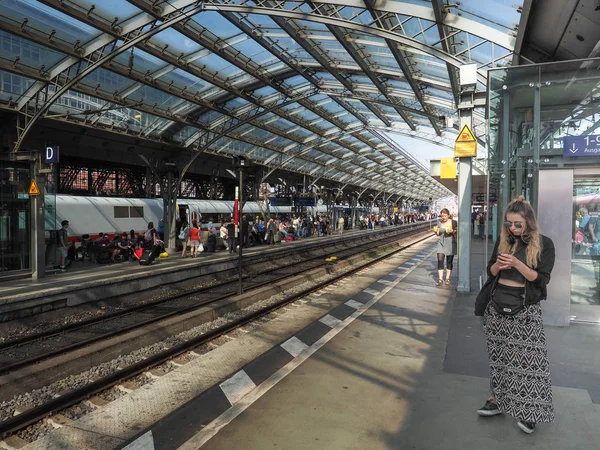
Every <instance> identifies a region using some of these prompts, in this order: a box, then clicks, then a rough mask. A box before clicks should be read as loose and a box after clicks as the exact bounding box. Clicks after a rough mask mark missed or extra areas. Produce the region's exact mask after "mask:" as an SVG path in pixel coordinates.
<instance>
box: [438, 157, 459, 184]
mask: <svg viewBox="0 0 600 450" xmlns="http://www.w3.org/2000/svg"><path fill="white" fill-rule="evenodd" d="M440 178H450V179H454V178H456V161H455V160H454V158H441V159H440Z"/></svg>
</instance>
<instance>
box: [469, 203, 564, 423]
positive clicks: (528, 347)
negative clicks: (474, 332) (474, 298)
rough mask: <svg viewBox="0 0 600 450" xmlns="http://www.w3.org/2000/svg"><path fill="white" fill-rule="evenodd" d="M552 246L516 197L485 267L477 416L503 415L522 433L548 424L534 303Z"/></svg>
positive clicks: (545, 367)
mask: <svg viewBox="0 0 600 450" xmlns="http://www.w3.org/2000/svg"><path fill="white" fill-rule="evenodd" d="M554 257H555V256H554V243H553V242H552V240H551V239H550V238H549V237H547V236H544V235H542V234H541V233H540V232H539V228H538V224H537V220H536V218H535V213H534V211H533V208H532V207H531V204H530V203H529V202H527V201H525V199H524V197H522V196H519V197H517V198H516V199H514V200H513V201H512V202H510V203H509V204H508V206H507V208H506V212H505V213H504V224H503V226H502V230H501V232H500V237H499V238H498V240H497V241H496V245H495V246H494V250H493V252H492V256H491V258H490V260H489V262H488V265H487V272H488V276H489V277H494V278H493V280H494V281H493V284H492V289H491V295H490V297H489V302H488V303H487V305H486V304H484V303H483V302H480V301H479V297H478V302H477V303H476V306H475V315H478V316H481V315H483V327H484V330H485V334H486V341H487V348H488V360H489V365H490V390H491V396H490V398H489V399H488V400H487V401H486V403H485V405H484V406H483V407H481V408H480V409H479V410H478V411H477V414H479V415H480V416H484V417H490V416H495V415H498V414H502V413H506V414H508V415H510V416H512V417H514V418H515V419H517V426H518V427H519V428H520V429H521V430H522V431H524V432H525V433H533V431H534V430H535V425H536V423H540V422H552V421H554V408H553V405H552V383H551V379H550V367H549V363H548V355H547V349H546V337H545V335H544V328H543V326H542V309H541V307H540V303H539V302H540V301H541V300H544V299H546V296H547V290H546V285H547V284H548V282H549V281H550V273H551V272H552V268H553V267H554Z"/></svg>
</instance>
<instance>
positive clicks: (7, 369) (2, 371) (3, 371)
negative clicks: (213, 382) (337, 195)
mask: <svg viewBox="0 0 600 450" xmlns="http://www.w3.org/2000/svg"><path fill="white" fill-rule="evenodd" d="M416 228H418V227H416ZM396 231H398V230H396ZM412 231H415V230H414V228H413V229H409V230H406V229H403V230H402V231H399V232H398V233H393V234H391V235H389V236H386V237H385V238H384V239H385V240H384V241H379V243H380V244H381V245H384V244H387V243H388V242H389V241H393V240H395V239H397V238H398V235H400V236H402V235H404V234H410V232H412ZM340 242H341V243H343V242H345V241H340ZM370 243H372V242H371V241H367V242H365V243H362V244H360V245H358V246H356V247H354V248H353V249H351V252H350V254H348V255H345V256H344V258H350V257H352V256H354V255H356V254H359V253H361V252H363V251H364V250H361V247H364V246H365V245H368V244H370ZM381 245H380V246H381ZM324 257H325V255H319V256H315V257H312V258H310V259H308V260H306V261H303V263H304V262H310V261H317V260H322V259H323V258H324ZM297 264H298V263H297V262H293V263H291V264H288V265H287V266H283V267H280V268H279V269H276V270H285V269H287V268H289V267H293V266H295V265H297ZM326 264H327V263H321V264H317V265H315V266H314V267H311V269H314V268H317V267H320V266H323V265H326ZM272 272H273V270H272V269H269V270H265V271H263V272H260V273H257V274H252V275H247V276H246V277H245V278H246V279H249V278H250V279H251V278H256V277H257V276H260V275H263V274H266V273H272ZM289 277H290V275H289V274H284V275H281V276H279V277H276V278H274V279H270V280H267V281H264V282H261V283H258V284H256V285H254V286H250V289H252V290H255V289H259V288H261V287H264V286H267V285H269V284H273V283H277V282H279V281H281V280H283V279H286V278H289ZM238 281H239V280H238V279H237V278H236V279H234V280H230V281H225V282H223V283H218V284H216V285H211V286H206V287H203V288H201V289H200V290H199V292H198V291H196V292H189V291H188V292H183V293H181V294H176V295H175V296H174V297H170V298H167V299H161V300H157V301H155V302H152V303H147V304H144V305H139V306H137V307H133V308H131V309H128V310H124V311H118V312H115V313H112V314H110V315H108V316H102V317H97V318H92V319H89V320H87V321H83V322H79V323H76V324H71V325H67V326H66V327H64V328H60V329H55V330H48V331H45V332H42V333H40V334H39V335H31V336H27V337H24V338H23V341H21V342H15V341H12V342H10V341H9V342H8V343H7V345H5V346H4V348H0V350H6V349H10V348H13V347H18V346H19V345H25V344H27V343H31V342H35V341H37V340H39V339H42V338H44V337H49V336H58V335H61V334H64V333H66V332H68V331H74V330H78V329H83V328H85V327H86V326H89V325H93V324H96V323H101V322H109V321H110V320H112V319H115V318H118V317H126V316H128V315H131V314H134V313H136V312H140V311H144V310H147V309H151V308H152V307H155V306H157V305H160V304H164V303H169V302H173V301H175V300H178V299H182V298H185V297H193V296H196V295H198V294H199V293H202V292H206V291H211V290H214V289H215V288H220V287H223V286H228V285H232V286H235V284H236V283H238ZM235 295H236V294H235V292H230V293H226V294H223V295H220V296H217V297H213V298H208V299H203V300H200V301H198V302H195V303H193V304H192V305H190V306H187V307H184V308H182V309H177V310H174V311H171V312H168V313H165V314H160V315H158V316H156V317H152V318H149V319H146V320H142V321H139V322H136V323H133V324H131V325H128V326H125V327H120V328H118V329H116V330H113V331H109V332H106V333H103V334H101V335H97V336H94V337H91V338H89V339H85V340H81V341H78V342H74V343H72V344H69V345H66V346H63V347H60V348H57V349H54V350H50V351H48V352H45V353H42V354H39V355H35V356H32V357H30V358H27V359H22V360H20V361H16V362H13V363H10V364H7V365H4V366H2V367H0V376H2V375H7V374H9V373H11V372H14V371H16V370H19V369H22V368H24V367H28V366H31V365H33V364H36V363H39V362H41V361H45V360H48V359H51V358H53V357H56V356H59V355H62V354H66V353H69V352H71V351H74V350H77V349H80V348H83V347H86V346H89V345H92V344H94V343H97V342H100V341H103V340H107V339H110V338H113V337H116V336H119V335H122V334H125V333H127V332H129V331H133V330H135V329H138V328H143V327H145V326H147V325H151V324H153V323H157V322H160V321H163V320H165V319H168V318H171V317H176V316H180V315H183V314H187V313H188V312H191V311H194V310H196V309H198V308H201V307H203V306H206V305H209V304H211V303H215V302H218V301H221V300H224V299H227V298H232V297H235ZM11 343H12V345H8V344H11Z"/></svg>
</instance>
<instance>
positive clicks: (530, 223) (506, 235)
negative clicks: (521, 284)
mask: <svg viewBox="0 0 600 450" xmlns="http://www.w3.org/2000/svg"><path fill="white" fill-rule="evenodd" d="M508 214H519V215H520V216H521V217H523V219H525V227H524V228H523V231H522V232H521V240H522V241H523V242H525V243H526V244H527V265H528V266H529V267H537V261H538V257H539V255H540V253H541V246H540V230H539V227H538V223H537V219H536V218H535V212H534V211H533V207H532V206H531V203H529V202H528V201H527V200H525V197H523V196H522V195H519V196H518V197H517V198H515V199H514V200H513V201H511V202H510V203H509V204H508V206H507V207H506V211H505V212H504V220H506V216H507V215H508ZM511 237H512V235H511V233H510V231H509V229H508V227H506V226H504V225H503V226H502V230H501V231H500V244H499V245H498V253H510V254H511V255H514V253H515V252H516V251H517V243H518V241H517V240H515V239H514V238H513V239H511Z"/></svg>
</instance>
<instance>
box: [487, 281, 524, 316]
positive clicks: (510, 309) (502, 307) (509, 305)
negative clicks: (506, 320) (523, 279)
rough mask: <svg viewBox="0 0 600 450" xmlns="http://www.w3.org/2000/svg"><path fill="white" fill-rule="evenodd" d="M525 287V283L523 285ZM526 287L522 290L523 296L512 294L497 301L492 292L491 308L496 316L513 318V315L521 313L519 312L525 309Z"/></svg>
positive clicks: (494, 293) (494, 291) (494, 292)
mask: <svg viewBox="0 0 600 450" xmlns="http://www.w3.org/2000/svg"><path fill="white" fill-rule="evenodd" d="M525 286H527V283H525ZM526 289H527V287H525V288H524V290H523V294H516V293H515V294H514V295H510V296H504V297H503V298H501V299H499V298H497V297H496V290H495V289H494V290H493V291H492V306H493V307H494V309H495V310H496V312H497V313H498V314H502V315H503V316H514V315H515V314H517V313H519V312H521V310H522V309H523V308H524V307H525V291H526Z"/></svg>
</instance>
